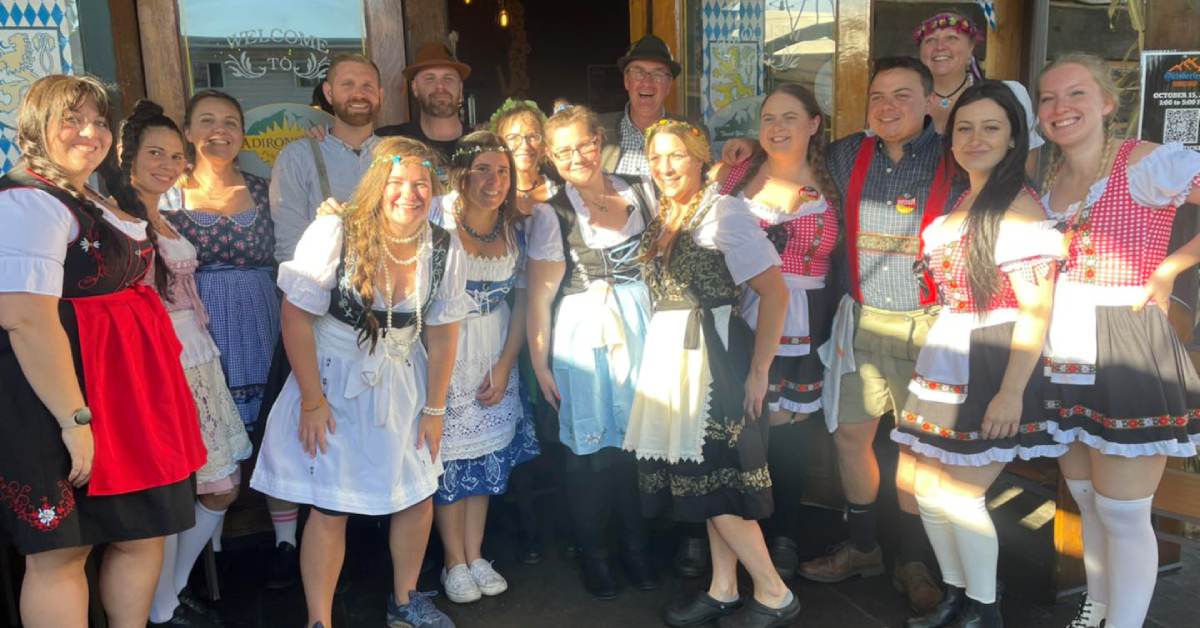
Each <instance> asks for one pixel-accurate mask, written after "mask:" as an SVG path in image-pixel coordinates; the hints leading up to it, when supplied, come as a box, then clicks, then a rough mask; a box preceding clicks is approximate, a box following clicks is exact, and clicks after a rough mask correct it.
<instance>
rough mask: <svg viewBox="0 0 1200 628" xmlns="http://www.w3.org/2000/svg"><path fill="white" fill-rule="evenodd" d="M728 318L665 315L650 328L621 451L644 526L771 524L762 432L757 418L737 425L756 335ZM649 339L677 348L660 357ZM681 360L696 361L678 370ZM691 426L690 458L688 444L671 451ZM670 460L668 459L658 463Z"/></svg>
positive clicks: (719, 313)
mask: <svg viewBox="0 0 1200 628" xmlns="http://www.w3.org/2000/svg"><path fill="white" fill-rule="evenodd" d="M730 310H731V308H730V307H729V306H724V307H720V308H716V309H710V310H700V309H698V310H692V311H689V310H663V311H659V312H656V313H655V314H654V318H653V319H652V320H651V322H650V331H649V333H648V334H647V341H646V347H647V354H646V361H645V363H644V364H643V365H642V370H641V372H640V373H639V383H638V397H637V399H636V400H635V401H634V416H633V418H632V420H631V425H630V432H629V437H628V438H627V439H626V441H625V448H626V449H628V450H631V451H634V452H635V453H636V454H637V456H638V487H639V489H640V490H641V493H642V512H643V514H644V515H645V516H647V517H660V516H666V517H670V518H673V519H675V520H677V521H687V522H702V521H704V520H706V519H709V518H712V517H715V516H718V515H737V516H740V517H743V518H746V519H763V518H766V517H768V516H770V515H771V512H772V510H773V501H772V497H771V477H770V474H769V473H768V471H767V436H768V434H769V431H770V426H769V424H768V422H767V420H766V418H765V416H764V417H759V419H758V420H757V421H755V422H753V423H746V422H745V421H744V420H743V419H742V414H743V413H742V401H743V399H744V392H743V391H744V386H745V381H746V375H747V373H748V372H749V368H750V355H751V353H752V352H753V350H754V335H753V333H752V332H751V331H750V327H749V326H748V325H746V323H745V321H743V320H742V319H741V318H739V317H737V316H734V315H732V314H731V312H730ZM656 336H661V337H669V338H671V339H673V340H677V341H676V342H675V343H674V345H675V346H673V347H671V348H670V350H668V349H667V348H666V347H664V346H661V343H658V342H657V341H656ZM689 339H690V340H694V341H695V342H694V343H693V342H690V340H689ZM689 345H691V346H689ZM684 353H688V354H691V353H698V354H701V355H697V356H694V357H695V358H696V359H691V360H681V358H680V356H681V354H684ZM672 364H675V365H676V366H675V367H674V368H672V367H671V365H672ZM696 365H699V366H698V368H692V367H693V366H696ZM689 400H690V401H689ZM695 401H700V403H699V404H697V403H694V402H695ZM679 413H686V414H687V416H683V415H680V414H679ZM693 415H694V416H693ZM693 420H698V421H697V422H698V425H697V427H698V432H697V433H696V435H695V436H696V437H697V438H699V439H700V442H699V450H700V451H699V455H698V456H697V455H695V452H694V451H693V448H694V445H693V444H692V443H684V442H679V441H680V435H681V434H683V433H687V434H690V433H691V429H690V428H686V427H685V428H684V429H682V430H680V429H676V428H675V426H677V425H681V424H684V423H691V422H693ZM692 438H693V437H692V436H683V439H684V440H688V441H691V440H692ZM672 442H673V443H675V444H676V445H678V447H672V446H670V445H669V443H672ZM668 451H671V452H675V453H670V454H667V453H664V452H668ZM668 458H670V461H669V460H668Z"/></svg>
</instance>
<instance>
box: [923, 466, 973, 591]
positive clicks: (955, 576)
mask: <svg viewBox="0 0 1200 628" xmlns="http://www.w3.org/2000/svg"><path fill="white" fill-rule="evenodd" d="M941 497H942V492H941V489H937V490H936V491H935V492H934V493H932V494H929V495H917V510H918V511H919V512H920V513H921V524H922V525H924V526H925V535H926V536H928V537H929V545H930V546H931V547H933V555H934V556H936V557H937V561H938V568H939V569H941V571H942V581H943V582H945V583H946V584H948V585H951V586H955V587H958V588H960V589H961V588H964V587H966V586H967V579H966V575H965V574H964V573H963V567H962V559H961V558H960V557H959V555H958V542H957V541H955V540H954V530H953V529H952V528H951V527H950V520H949V519H947V518H946V510H945V505H944V504H943V503H942V499H941Z"/></svg>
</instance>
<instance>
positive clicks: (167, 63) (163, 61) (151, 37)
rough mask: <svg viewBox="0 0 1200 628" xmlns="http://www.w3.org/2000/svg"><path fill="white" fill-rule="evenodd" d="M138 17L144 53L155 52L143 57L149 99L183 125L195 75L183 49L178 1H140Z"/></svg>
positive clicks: (143, 70) (139, 33)
mask: <svg viewBox="0 0 1200 628" xmlns="http://www.w3.org/2000/svg"><path fill="white" fill-rule="evenodd" d="M137 16H138V35H139V37H138V39H139V40H140V42H141V50H145V51H152V54H143V55H142V72H143V74H144V75H145V77H146V97H147V98H150V99H151V100H153V101H154V102H156V103H158V104H160V105H162V108H163V111H164V112H166V114H167V115H168V116H171V117H172V118H174V119H176V120H180V121H182V120H183V110H184V107H185V106H186V105H187V93H188V89H187V85H188V83H187V82H188V81H189V80H191V75H192V73H191V68H190V67H188V66H187V65H186V64H185V63H184V54H185V51H184V49H183V46H181V45H180V39H179V5H178V3H177V2H176V0H139V1H138V2H137ZM113 24H114V26H115V25H116V21H115V20H114V22H113Z"/></svg>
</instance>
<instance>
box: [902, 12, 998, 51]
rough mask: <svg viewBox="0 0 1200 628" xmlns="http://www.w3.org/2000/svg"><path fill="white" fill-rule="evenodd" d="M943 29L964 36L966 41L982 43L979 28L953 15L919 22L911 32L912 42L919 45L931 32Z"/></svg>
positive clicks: (959, 16) (939, 15)
mask: <svg viewBox="0 0 1200 628" xmlns="http://www.w3.org/2000/svg"><path fill="white" fill-rule="evenodd" d="M943 28H952V29H954V30H956V31H958V32H960V33H962V34H963V35H966V36H967V38H968V39H973V40H975V41H977V42H982V41H983V31H981V30H979V28H978V27H976V26H975V23H974V22H972V21H971V20H969V19H967V18H965V17H963V16H961V15H955V14H954V13H938V14H937V15H934V16H933V17H931V18H929V19H927V20H925V21H924V22H921V25H920V26H918V27H917V28H915V29H914V30H913V40H914V41H916V42H917V44H920V43H921V42H922V41H924V40H925V38H926V37H928V36H929V35H930V34H931V33H933V31H936V30H940V29H943Z"/></svg>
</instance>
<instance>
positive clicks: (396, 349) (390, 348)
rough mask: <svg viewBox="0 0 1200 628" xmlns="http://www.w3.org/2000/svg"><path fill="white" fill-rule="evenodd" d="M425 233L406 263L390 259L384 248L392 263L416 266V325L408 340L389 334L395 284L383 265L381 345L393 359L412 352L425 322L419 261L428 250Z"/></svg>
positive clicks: (393, 306) (385, 264)
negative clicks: (383, 311)
mask: <svg viewBox="0 0 1200 628" xmlns="http://www.w3.org/2000/svg"><path fill="white" fill-rule="evenodd" d="M426 231H427V229H421V230H420V232H419V233H418V235H417V239H420V240H421V243H420V244H419V245H418V246H417V250H416V252H415V253H414V254H413V256H412V258H410V259H409V260H407V261H406V260H397V259H396V258H395V257H392V253H391V251H388V250H387V247H384V250H385V251H387V255H388V257H389V258H390V259H391V260H392V261H393V262H394V263H396V264H400V265H406V264H411V263H414V262H415V263H416V264H417V268H416V276H415V277H414V278H413V294H415V295H417V305H416V308H415V309H414V311H413V316H414V318H415V319H416V323H415V328H414V329H413V333H412V335H411V336H409V337H408V338H401V337H398V336H396V335H394V334H392V333H391V332H392V331H393V328H392V314H393V312H392V310H393V309H394V308H395V306H396V302H395V284H393V283H392V272H391V271H390V270H388V265H387V263H384V264H383V282H384V284H385V287H384V289H383V295H384V306H385V307H386V308H387V327H385V328H384V330H383V344H384V347H385V349H386V350H387V352H388V355H390V356H392V357H394V358H407V357H408V355H409V352H410V351H411V350H412V345H413V343H414V342H417V341H418V340H419V339H420V338H421V331H422V330H423V329H424V327H425V321H424V320H423V319H422V316H421V309H422V307H421V305H422V304H421V260H422V259H423V258H424V257H425V253H426V252H427V251H428V249H429V243H428V242H425V241H424V236H425V233H426ZM413 241H415V240H413Z"/></svg>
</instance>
